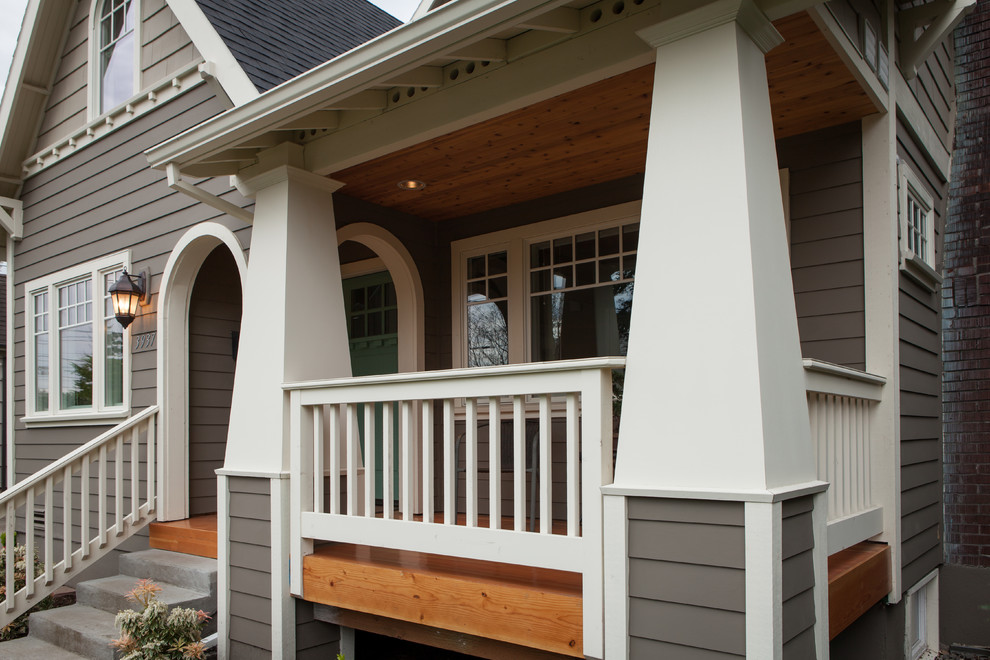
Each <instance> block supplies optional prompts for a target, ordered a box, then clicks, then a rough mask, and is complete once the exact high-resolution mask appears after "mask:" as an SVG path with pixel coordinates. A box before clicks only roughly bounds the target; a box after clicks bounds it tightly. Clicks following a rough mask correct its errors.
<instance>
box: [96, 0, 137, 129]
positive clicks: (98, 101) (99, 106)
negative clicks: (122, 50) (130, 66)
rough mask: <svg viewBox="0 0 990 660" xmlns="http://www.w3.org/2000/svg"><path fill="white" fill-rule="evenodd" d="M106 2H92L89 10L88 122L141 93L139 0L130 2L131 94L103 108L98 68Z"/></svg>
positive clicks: (100, 76)
mask: <svg viewBox="0 0 990 660" xmlns="http://www.w3.org/2000/svg"><path fill="white" fill-rule="evenodd" d="M106 1H107V0H92V3H91V4H90V8H89V111H88V115H89V120H90V121H92V120H94V119H96V118H98V117H101V116H103V115H105V114H109V113H111V112H112V111H113V110H114V109H115V108H118V107H120V106H121V105H124V103H128V102H129V101H130V99H133V98H134V97H135V96H138V95H140V92H141V27H142V22H143V21H142V20H141V0H131V2H132V3H133V4H134V70H133V75H134V81H133V93H132V94H131V96H130V97H129V99H128V101H124V102H123V103H121V104H119V105H116V106H114V107H113V108H104V107H102V104H103V72H102V71H101V68H102V67H101V66H100V61H101V57H100V50H101V49H100V46H101V43H100V41H101V39H100V9H101V8H102V7H103V4H104V2H106Z"/></svg>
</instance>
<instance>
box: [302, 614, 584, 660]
mask: <svg viewBox="0 0 990 660" xmlns="http://www.w3.org/2000/svg"><path fill="white" fill-rule="evenodd" d="M313 618H315V619H316V620H317V621H325V622H326V623H333V624H335V625H338V626H344V627H345V628H354V629H355V630H363V631H365V632H370V633H374V634H376V635H383V636H385V637H394V638H395V639H401V640H405V641H409V642H413V643H415V644H424V645H426V646H432V647H434V648H438V649H445V650H448V651H456V652H458V653H466V654H468V655H472V656H477V657H479V658H489V659H490V660H502V659H503V658H512V659H513V660H563V659H564V658H568V657H570V656H566V655H560V654H559V653H550V652H549V651H539V650H537V649H531V648H529V647H526V646H519V645H518V644H507V643H505V642H500V641H498V640H495V639H488V638H487V637H477V636H475V635H468V634H466V633H459V632H454V631H452V630H444V629H442V628H431V627H429V626H421V625H419V624H416V623H411V622H409V621H399V620H398V619H389V618H388V617H384V616H378V615H377V614H365V613H364V612H355V611H353V610H346V609H343V608H340V607H332V606H330V605H321V604H317V605H316V606H315V607H314V608H313Z"/></svg>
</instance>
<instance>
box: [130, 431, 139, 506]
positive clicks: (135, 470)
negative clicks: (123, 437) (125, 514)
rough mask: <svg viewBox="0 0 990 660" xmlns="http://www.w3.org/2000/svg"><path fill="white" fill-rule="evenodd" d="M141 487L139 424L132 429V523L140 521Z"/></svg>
mask: <svg viewBox="0 0 990 660" xmlns="http://www.w3.org/2000/svg"><path fill="white" fill-rule="evenodd" d="M140 487H141V438H140V436H139V435H138V428H137V426H135V427H134V430H132V431H131V524H132V525H136V524H137V523H138V507H139V506H140V505H141V501H140V497H141V495H140Z"/></svg>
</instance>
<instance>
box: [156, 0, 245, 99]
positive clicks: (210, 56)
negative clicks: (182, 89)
mask: <svg viewBox="0 0 990 660" xmlns="http://www.w3.org/2000/svg"><path fill="white" fill-rule="evenodd" d="M166 2H167V3H168V6H169V8H170V9H171V10H172V13H174V14H175V17H176V18H178V19H179V22H180V23H181V24H182V27H183V28H184V29H185V31H186V34H188V35H189V38H190V39H192V42H193V44H194V45H195V46H196V48H197V49H198V50H199V52H200V54H201V55H202V56H203V58H204V59H206V61H207V62H209V63H211V64H212V65H213V67H212V68H213V73H214V74H215V75H216V79H217V82H219V83H220V86H221V87H223V91H224V92H226V93H227V96H228V97H229V98H230V100H231V102H232V103H233V104H234V105H235V106H236V105H241V104H243V103H247V102H248V101H250V100H251V99H253V98H255V97H257V96H258V95H259V92H258V88H256V87H255V86H254V83H253V82H251V79H250V78H248V75H247V74H246V73H244V69H242V68H241V65H240V64H238V63H237V59H236V58H235V57H234V54H233V53H231V52H230V49H229V48H228V47H227V43H226V42H225V41H224V40H223V38H222V37H221V36H220V35H219V34H217V31H216V30H215V29H213V24H212V23H210V19H208V18H207V17H206V14H204V13H203V10H202V9H200V8H199V5H198V4H196V0H166Z"/></svg>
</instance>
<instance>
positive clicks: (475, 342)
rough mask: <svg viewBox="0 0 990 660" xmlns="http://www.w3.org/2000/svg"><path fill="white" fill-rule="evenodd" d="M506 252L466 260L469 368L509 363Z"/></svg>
mask: <svg viewBox="0 0 990 660" xmlns="http://www.w3.org/2000/svg"><path fill="white" fill-rule="evenodd" d="M507 273H508V259H507V253H506V251H505V250H501V251H498V252H491V253H489V254H482V255H479V256H476V257H469V258H468V260H467V340H468V341H467V344H468V346H467V350H468V366H469V367H486V366H491V365H496V364H508V362H509V329H508V328H509V306H508V298H509V291H508V289H509V286H508V276H507Z"/></svg>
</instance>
